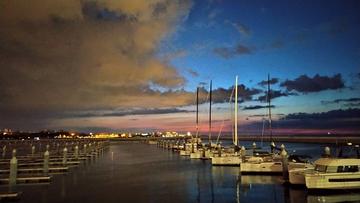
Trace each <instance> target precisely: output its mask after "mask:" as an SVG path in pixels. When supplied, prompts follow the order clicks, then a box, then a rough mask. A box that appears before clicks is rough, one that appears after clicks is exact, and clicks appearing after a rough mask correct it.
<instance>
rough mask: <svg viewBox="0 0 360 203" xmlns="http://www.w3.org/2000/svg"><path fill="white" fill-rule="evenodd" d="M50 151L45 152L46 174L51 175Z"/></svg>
mask: <svg viewBox="0 0 360 203" xmlns="http://www.w3.org/2000/svg"><path fill="white" fill-rule="evenodd" d="M49 155H50V153H49V151H46V152H45V153H44V176H49Z"/></svg>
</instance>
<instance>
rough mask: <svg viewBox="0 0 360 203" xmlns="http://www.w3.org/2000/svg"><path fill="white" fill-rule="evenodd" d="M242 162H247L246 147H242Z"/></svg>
mask: <svg viewBox="0 0 360 203" xmlns="http://www.w3.org/2000/svg"><path fill="white" fill-rule="evenodd" d="M240 153H241V163H245V147H244V146H242V147H241V152H240Z"/></svg>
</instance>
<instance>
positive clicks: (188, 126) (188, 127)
mask: <svg viewBox="0 0 360 203" xmlns="http://www.w3.org/2000/svg"><path fill="white" fill-rule="evenodd" d="M196 97H197V96H196V94H195V99H194V103H193V104H194V105H196ZM186 129H188V132H190V131H191V130H189V129H190V123H188V124H187V128H186ZM190 135H191V139H193V138H194V137H193V135H192V134H190Z"/></svg>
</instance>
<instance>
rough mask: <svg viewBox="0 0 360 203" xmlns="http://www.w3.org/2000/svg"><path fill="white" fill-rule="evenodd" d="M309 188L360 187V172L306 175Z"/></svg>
mask: <svg viewBox="0 0 360 203" xmlns="http://www.w3.org/2000/svg"><path fill="white" fill-rule="evenodd" d="M305 181H306V187H307V188H308V189H360V172H351V173H313V174H306V175H305Z"/></svg>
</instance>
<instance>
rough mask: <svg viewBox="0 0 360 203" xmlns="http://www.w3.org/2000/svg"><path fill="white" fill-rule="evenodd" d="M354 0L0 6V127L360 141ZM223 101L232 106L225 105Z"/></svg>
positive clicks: (359, 45)
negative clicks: (345, 137)
mask: <svg viewBox="0 0 360 203" xmlns="http://www.w3.org/2000/svg"><path fill="white" fill-rule="evenodd" d="M359 8H360V5H359V1H355V0H354V1H352V0H349V1H334V0H331V1H327V0H324V1H320V0H319V1H305V0H303V1H183V0H181V1H163V0H151V1H145V0H143V1H142V0H140V1H126V0H119V1H116V0H112V1H76V0H71V1H68V0H67V1H50V0H49V1H29V0H26V1H21V0H20V1H19V0H16V1H15V0H9V1H7V0H1V1H0V20H1V21H0V23H1V27H0V28H1V29H0V40H1V44H0V57H1V58H0V65H1V69H0V77H1V80H0V83H1V86H0V87H1V97H0V119H1V120H0V129H1V130H4V129H11V130H13V131H41V130H44V129H49V130H67V131H77V132H84V133H90V132H92V133H100V132H108V133H135V132H156V131H161V132H165V131H177V132H180V133H185V132H188V131H189V132H191V133H193V134H194V133H195V132H196V89H197V88H198V87H199V90H200V93H199V103H200V105H199V130H200V131H201V134H207V133H208V132H209V126H208V122H209V106H210V104H209V91H210V81H212V106H211V109H212V111H211V115H212V133H213V135H218V134H219V132H220V134H231V132H232V125H233V122H234V121H233V118H234V99H231V98H230V97H231V95H232V92H233V89H234V86H235V78H236V76H238V109H239V111H238V126H239V129H238V133H239V135H250V134H257V135H259V134H262V131H263V130H265V131H267V130H268V128H269V121H268V120H269V114H268V103H267V99H266V93H267V82H268V74H269V75H270V89H271V91H270V96H271V106H270V107H271V117H272V128H273V134H275V135H276V134H298V133H310V134H314V133H320V134H327V133H328V132H329V133H332V134H334V133H342V134H345V133H352V134H357V135H359V134H360V127H359V126H360V125H359V124H360V108H359V106H360V97H359V85H360V83H359V81H360V75H359V71H360V70H359V69H360V68H359V67H360V59H359V58H360V57H359V54H360V40H359V39H360V38H359V36H360V32H359V29H360V28H359V27H360V26H359V25H360V14H359ZM229 101H231V102H229Z"/></svg>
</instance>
